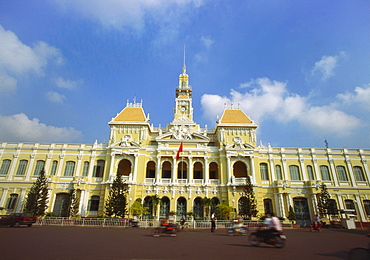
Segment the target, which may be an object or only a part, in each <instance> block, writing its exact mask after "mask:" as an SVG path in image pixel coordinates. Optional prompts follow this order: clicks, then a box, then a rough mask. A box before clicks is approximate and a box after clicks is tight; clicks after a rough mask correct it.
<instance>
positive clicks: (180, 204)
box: [176, 197, 187, 216]
mask: <svg viewBox="0 0 370 260" xmlns="http://www.w3.org/2000/svg"><path fill="white" fill-rule="evenodd" d="M186 202H187V201H186V199H185V198H184V197H180V198H178V199H177V206H176V213H177V216H182V215H185V214H186V208H187V207H186V204H187V203H186Z"/></svg>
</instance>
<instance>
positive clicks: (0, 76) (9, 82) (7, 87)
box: [0, 70, 17, 94]
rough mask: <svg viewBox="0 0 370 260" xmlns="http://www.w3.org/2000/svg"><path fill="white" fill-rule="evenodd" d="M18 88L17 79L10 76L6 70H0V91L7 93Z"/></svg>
mask: <svg viewBox="0 0 370 260" xmlns="http://www.w3.org/2000/svg"><path fill="white" fill-rule="evenodd" d="M16 88H17V80H16V79H15V78H12V77H10V76H8V74H6V73H5V72H4V71H1V70H0V93H2V94H6V93H10V92H13V91H15V89H16Z"/></svg>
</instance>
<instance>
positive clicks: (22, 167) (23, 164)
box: [16, 160, 28, 175]
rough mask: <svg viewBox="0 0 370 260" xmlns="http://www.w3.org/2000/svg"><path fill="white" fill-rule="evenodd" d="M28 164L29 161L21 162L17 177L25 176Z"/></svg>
mask: <svg viewBox="0 0 370 260" xmlns="http://www.w3.org/2000/svg"><path fill="white" fill-rule="evenodd" d="M27 164H28V161H27V160H20V161H19V165H18V170H17V173H16V175H24V174H25V173H26V168H27Z"/></svg>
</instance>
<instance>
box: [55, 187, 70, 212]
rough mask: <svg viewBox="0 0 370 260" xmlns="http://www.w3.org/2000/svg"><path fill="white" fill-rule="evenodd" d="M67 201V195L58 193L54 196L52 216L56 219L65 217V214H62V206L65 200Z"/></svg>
mask: <svg viewBox="0 0 370 260" xmlns="http://www.w3.org/2000/svg"><path fill="white" fill-rule="evenodd" d="M67 199H68V193H58V194H57V195H56V196H55V202H54V209H53V214H54V216H56V217H65V216H64V215H65V213H66V212H63V211H64V210H63V204H64V202H65V200H67Z"/></svg>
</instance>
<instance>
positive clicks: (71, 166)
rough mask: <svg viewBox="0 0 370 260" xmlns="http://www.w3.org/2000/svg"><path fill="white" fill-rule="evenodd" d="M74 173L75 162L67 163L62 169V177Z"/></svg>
mask: <svg viewBox="0 0 370 260" xmlns="http://www.w3.org/2000/svg"><path fill="white" fill-rule="evenodd" d="M74 171H75V162H73V161H68V162H67V163H66V167H65V169H64V176H73V173H74Z"/></svg>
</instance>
